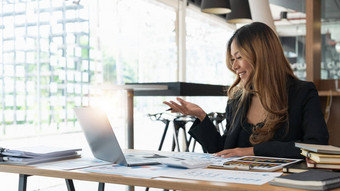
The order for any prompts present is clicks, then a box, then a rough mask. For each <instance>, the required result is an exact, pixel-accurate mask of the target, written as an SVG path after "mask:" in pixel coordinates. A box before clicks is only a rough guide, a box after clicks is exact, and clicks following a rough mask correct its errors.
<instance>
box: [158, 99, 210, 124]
mask: <svg viewBox="0 0 340 191" xmlns="http://www.w3.org/2000/svg"><path fill="white" fill-rule="evenodd" d="M176 99H177V101H178V102H179V104H178V103H176V102H174V101H169V102H167V101H164V102H163V103H164V104H166V105H168V106H169V107H171V109H172V110H171V112H172V113H175V112H179V113H182V114H183V115H192V116H195V117H197V118H198V119H199V120H200V121H203V119H204V118H205V116H206V115H207V114H206V113H205V112H204V111H203V109H202V108H201V107H200V106H198V105H196V104H193V103H190V102H187V101H184V100H183V99H181V98H176Z"/></svg>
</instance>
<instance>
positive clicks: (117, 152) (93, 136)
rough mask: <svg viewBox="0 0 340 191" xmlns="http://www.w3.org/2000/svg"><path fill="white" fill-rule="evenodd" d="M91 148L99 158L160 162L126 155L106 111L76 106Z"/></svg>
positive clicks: (126, 163)
mask: <svg viewBox="0 0 340 191" xmlns="http://www.w3.org/2000/svg"><path fill="white" fill-rule="evenodd" d="M74 111H75V114H76V116H77V119H78V121H79V123H80V126H81V128H82V129H83V131H84V134H85V137H86V140H87V142H88V144H89V146H90V149H91V151H92V153H93V155H94V157H96V158H97V159H100V160H103V161H107V162H112V163H116V164H121V165H124V166H140V165H151V164H159V163H158V162H156V161H155V160H153V159H152V158H148V157H145V158H144V157H143V156H141V155H133V154H127V155H124V153H123V151H122V149H121V147H120V146H119V143H118V140H117V138H116V136H115V134H114V132H113V129H112V127H111V125H110V122H109V120H108V118H107V115H106V114H105V112H103V111H102V110H100V109H96V108H93V107H78V108H74Z"/></svg>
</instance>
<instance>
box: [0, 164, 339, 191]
mask: <svg viewBox="0 0 340 191" xmlns="http://www.w3.org/2000/svg"><path fill="white" fill-rule="evenodd" d="M0 171H1V172H8V173H16V174H20V175H21V176H23V175H37V176H45V177H54V178H63V179H66V180H85V181H94V182H100V183H113V184H123V185H131V186H143V187H152V188H162V189H174V190H183V191H185V190H187V191H190V190H192V191H203V190H205V191H207V190H214V191H215V190H218V191H223V190H259V191H281V190H283V189H285V190H297V189H290V188H284V187H278V186H271V185H269V184H268V183H267V184H264V185H260V186H258V185H246V184H232V183H223V182H210V181H199V180H183V179H173V178H155V179H150V178H139V177H129V176H121V175H114V174H104V173H89V172H83V171H79V170H51V169H41V168H35V167H32V166H16V165H0ZM22 183H23V182H21V184H22ZM25 189H26V187H21V188H19V191H24V190H25ZM69 190H72V189H70V188H69ZM73 190H74V189H73ZM339 190H340V189H339Z"/></svg>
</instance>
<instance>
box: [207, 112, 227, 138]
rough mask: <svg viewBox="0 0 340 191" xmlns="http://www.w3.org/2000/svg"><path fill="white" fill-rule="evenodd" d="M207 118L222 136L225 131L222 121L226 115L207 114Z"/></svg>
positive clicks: (218, 113) (217, 113)
mask: <svg viewBox="0 0 340 191" xmlns="http://www.w3.org/2000/svg"><path fill="white" fill-rule="evenodd" d="M208 117H209V118H210V120H211V121H212V122H213V124H214V125H215V127H216V130H217V131H218V132H219V133H220V134H223V133H224V131H225V127H224V125H223V123H222V122H223V120H225V119H226V113H220V112H211V113H208Z"/></svg>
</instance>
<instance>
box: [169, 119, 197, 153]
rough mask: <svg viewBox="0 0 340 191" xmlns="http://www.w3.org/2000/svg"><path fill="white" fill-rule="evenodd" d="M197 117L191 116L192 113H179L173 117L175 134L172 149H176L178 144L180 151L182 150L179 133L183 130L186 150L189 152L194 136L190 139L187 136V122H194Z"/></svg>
mask: <svg viewBox="0 0 340 191" xmlns="http://www.w3.org/2000/svg"><path fill="white" fill-rule="evenodd" d="M195 119H196V118H195V117H193V116H190V115H179V116H177V117H176V118H174V119H173V124H174V136H173V141H172V149H171V151H175V147H176V146H177V150H178V152H180V151H181V149H180V145H179V141H178V135H179V132H180V130H182V131H183V136H184V144H185V152H189V146H190V142H191V139H192V137H191V136H190V138H189V139H188V138H187V132H186V124H187V123H189V122H194V121H195ZM193 149H194V148H193Z"/></svg>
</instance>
